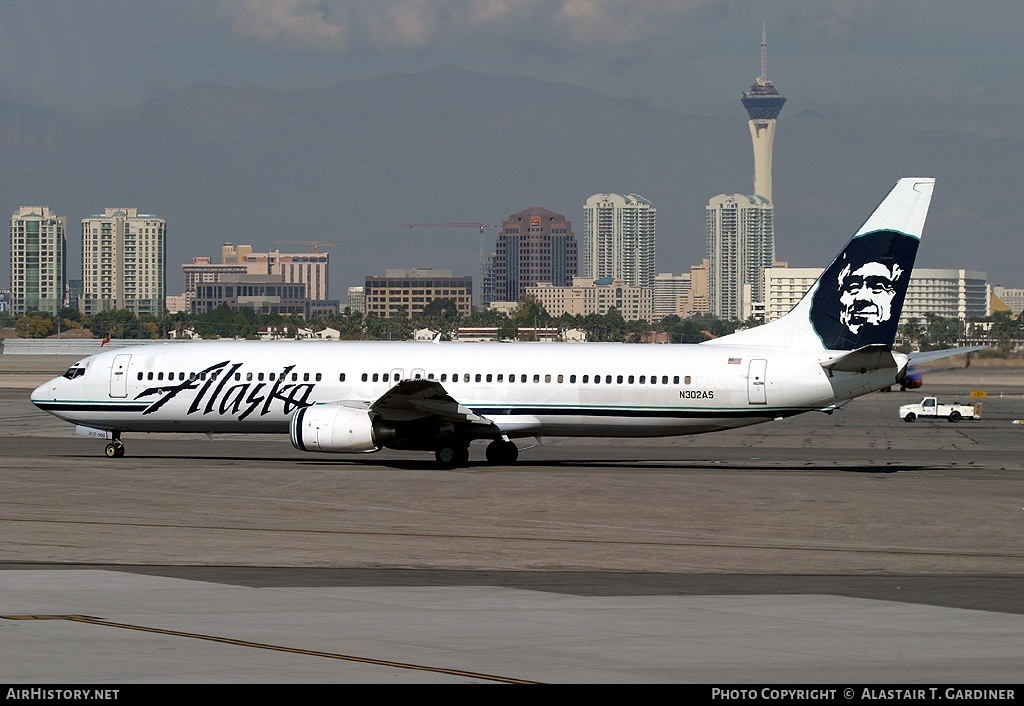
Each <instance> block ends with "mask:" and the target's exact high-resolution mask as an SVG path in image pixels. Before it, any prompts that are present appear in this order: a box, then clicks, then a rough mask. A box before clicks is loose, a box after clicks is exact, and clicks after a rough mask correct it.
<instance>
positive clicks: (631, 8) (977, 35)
mask: <svg viewBox="0 0 1024 706" xmlns="http://www.w3.org/2000/svg"><path fill="white" fill-rule="evenodd" d="M762 21H764V22H766V23H767V29H768V44H769V48H768V55H769V56H768V77H769V78H770V79H772V80H773V81H774V82H775V84H776V86H777V87H778V88H779V89H780V91H781V92H782V93H783V94H784V95H785V96H786V97H787V98H788V100H789V102H788V103H787V105H786V112H787V113H788V114H790V115H794V114H796V113H797V112H799V111H801V110H805V109H811V110H817V111H819V112H826V111H827V112H843V113H850V114H858V115H865V116H870V117H871V119H872V120H874V121H876V122H882V123H887V124H892V125H908V124H913V125H916V126H920V127H934V128H952V129H956V130H962V131H967V132H977V133H980V134H984V135H990V136H1005V135H1009V134H1011V133H1012V132H1014V131H1016V130H1018V129H1019V126H1021V125H1022V124H1024V49H1022V44H1021V41H1020V32H1021V29H1022V28H1024V3H1022V2H1020V1H1019V0H982V1H981V2H977V3H967V2H963V1H962V0H832V1H829V0H771V1H770V2H769V1H767V0H765V1H762V2H749V1H744V0H630V1H629V2H622V0H0V95H2V96H6V97H8V98H13V99H15V100H20V101H26V102H45V103H47V104H50V105H54V106H59V107H61V108H63V109H66V110H73V111H78V110H84V109H90V110H91V109H97V108H99V109H103V108H110V107H118V106H128V105H134V104H137V103H138V102H139V101H140V100H143V99H145V98H149V97H152V96H154V95H159V94H161V93H165V92H168V91H173V90H176V89H179V88H182V87H184V86H187V85H190V84H192V83H219V84H225V85H233V86H241V85H245V86H257V87H259V88H268V89H279V88H290V87H319V86H329V85H333V84H336V83H339V82H341V81H346V80H351V79H363V78H372V77H376V76H380V75H383V74H387V73H394V72H401V73H414V72H418V71H421V70H423V69H426V68H429V67H432V66H436V65H439V64H454V65H456V66H459V67H461V68H465V69H469V70H473V71H479V72H482V73H490V74H497V75H519V74H523V75H529V76H533V77H535V78H539V79H543V80H547V81H556V82H558V81H561V82H567V83H572V84H575V85H579V86H584V87H587V88H591V89H594V90H597V91H600V92H602V93H605V94H607V95H611V96H615V97H627V98H633V99H637V100H640V101H644V102H647V103H649V104H651V105H654V106H657V107H665V108H672V109H676V110H680V111H683V112H690V113H705V114H727V115H735V113H736V109H737V100H738V98H739V92H740V91H741V90H742V89H743V87H744V85H747V83H748V82H753V80H754V79H755V78H756V77H757V75H758V74H759V73H760V40H761V25H762ZM737 76H742V77H744V82H741V83H737Z"/></svg>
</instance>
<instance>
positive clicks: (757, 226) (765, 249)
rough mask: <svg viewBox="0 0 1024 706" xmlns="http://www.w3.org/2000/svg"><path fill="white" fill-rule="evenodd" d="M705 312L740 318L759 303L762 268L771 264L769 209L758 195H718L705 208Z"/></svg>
mask: <svg viewBox="0 0 1024 706" xmlns="http://www.w3.org/2000/svg"><path fill="white" fill-rule="evenodd" d="M707 231H708V241H707V253H708V268H709V270H708V296H709V299H710V304H711V313H712V314H713V315H715V316H717V317H718V318H720V319H739V320H741V321H744V320H746V319H748V318H750V317H751V316H752V315H753V314H754V312H755V311H756V310H759V309H760V307H761V305H762V304H763V302H764V270H765V268H766V267H771V266H772V264H774V262H775V209H774V208H772V204H771V202H770V201H768V200H767V199H765V198H764V197H763V196H745V195H743V194H719V195H718V196H715V197H714V198H713V199H711V200H710V201H709V202H708V206H707Z"/></svg>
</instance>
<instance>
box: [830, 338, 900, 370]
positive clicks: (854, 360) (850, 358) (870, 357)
mask: <svg viewBox="0 0 1024 706" xmlns="http://www.w3.org/2000/svg"><path fill="white" fill-rule="evenodd" d="M821 367H823V368H825V370H831V371H833V372H839V373H866V372H868V371H869V370H884V369H886V368H894V369H895V368H896V367H897V363H896V359H895V358H893V355H892V351H890V350H889V346H887V345H885V344H881V343H878V344H874V345H870V346H864V347H863V348H858V349H857V350H855V351H850V352H849V353H847V354H845V355H841V356H839V357H838V358H833V359H831V360H828V361H826V362H824V363H822V364H821Z"/></svg>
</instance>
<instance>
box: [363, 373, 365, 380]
mask: <svg viewBox="0 0 1024 706" xmlns="http://www.w3.org/2000/svg"><path fill="white" fill-rule="evenodd" d="M363 382H366V373H363Z"/></svg>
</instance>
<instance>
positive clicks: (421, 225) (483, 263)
mask: <svg viewBox="0 0 1024 706" xmlns="http://www.w3.org/2000/svg"><path fill="white" fill-rule="evenodd" d="M399 225H400V226H402V227H403V228H479V229H480V282H479V284H478V287H483V286H484V274H485V271H486V269H487V259H486V258H485V257H484V231H485V230H486V229H488V228H501V226H500V225H495V224H493V223H399ZM481 294H482V292H481Z"/></svg>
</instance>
